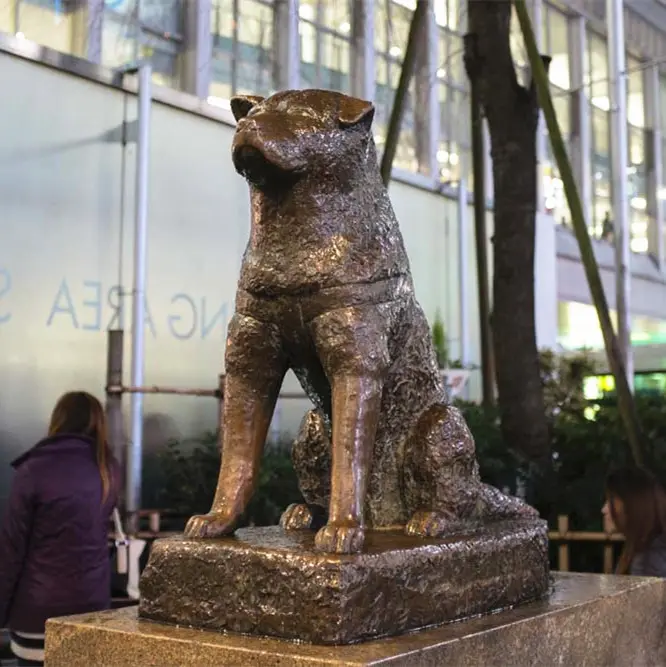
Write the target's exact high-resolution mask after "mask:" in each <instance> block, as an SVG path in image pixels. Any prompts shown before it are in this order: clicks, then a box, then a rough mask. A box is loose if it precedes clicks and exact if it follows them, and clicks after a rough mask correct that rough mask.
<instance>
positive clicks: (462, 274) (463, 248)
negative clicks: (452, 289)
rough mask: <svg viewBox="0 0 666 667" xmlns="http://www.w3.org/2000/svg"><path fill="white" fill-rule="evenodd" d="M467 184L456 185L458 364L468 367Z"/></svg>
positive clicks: (461, 182) (463, 182)
mask: <svg viewBox="0 0 666 667" xmlns="http://www.w3.org/2000/svg"><path fill="white" fill-rule="evenodd" d="M467 256H468V248H467V184H466V183H465V178H464V177H463V176H462V165H461V176H460V183H459V184H458V298H459V303H460V362H461V363H462V365H463V367H464V368H466V367H467V366H468V365H469V308H468V303H469V284H468V282H469V281H468V279H467V269H468V266H467Z"/></svg>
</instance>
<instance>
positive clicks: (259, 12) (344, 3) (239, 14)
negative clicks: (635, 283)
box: [0, 0, 666, 256]
mask: <svg viewBox="0 0 666 667" xmlns="http://www.w3.org/2000/svg"><path fill="white" fill-rule="evenodd" d="M415 4H416V0H336V1H335V2H331V1H330V0H81V1H77V2H73V1H72V0H6V1H5V2H2V3H0V31H2V32H6V33H9V34H14V35H16V37H17V38H19V39H27V40H31V41H34V42H36V43H38V44H41V45H43V46H46V47H49V48H52V49H55V50H57V51H61V52H64V53H69V54H73V55H76V56H79V57H83V58H87V59H89V60H92V61H95V62H98V63H99V64H101V65H104V66H108V67H116V66H119V65H121V64H125V63H127V62H128V61H133V60H136V59H140V58H148V59H150V60H151V62H152V64H153V67H154V79H155V82H156V83H157V84H159V85H161V86H166V87H170V88H174V89H177V90H182V91H185V92H188V93H191V94H196V95H198V96H199V97H202V98H204V99H208V101H209V102H210V103H212V104H216V105H221V106H228V100H229V98H230V97H231V95H233V94H235V93H254V94H263V95H267V94H270V93H271V92H273V91H275V90H278V89H281V88H285V87H317V88H327V89H334V90H340V91H343V92H345V93H350V94H353V95H357V96H359V97H366V98H371V99H373V100H374V102H375V104H376V108H377V111H376V122H375V138H376V141H377V144H378V147H379V150H380V152H381V149H382V146H383V144H384V141H385V135H386V128H387V125H388V119H389V115H390V111H391V106H392V103H393V98H394V95H395V90H396V87H397V83H398V79H399V76H400V68H401V64H402V59H403V57H404V49H405V47H406V44H407V35H408V32H409V25H410V20H411V17H412V13H413V11H414V8H415ZM531 5H532V10H533V16H534V18H535V20H536V21H537V23H536V29H537V33H538V35H537V36H538V38H539V41H540V45H541V47H540V48H541V51H542V52H543V53H546V54H549V55H550V56H551V58H552V61H551V65H550V71H549V76H550V83H551V88H552V93H553V99H554V103H555V107H556V111H557V115H558V119H559V122H560V125H561V128H562V132H563V135H564V137H565V140H566V141H567V144H568V148H569V151H570V154H571V157H572V162H573V163H574V166H575V170H576V176H577V179H578V181H579V186H580V188H581V193H582V195H583V204H584V207H585V210H586V212H587V215H588V224H589V229H590V232H591V233H592V235H593V236H594V237H596V238H598V239H600V240H602V241H609V240H611V238H612V234H611V233H610V231H609V230H611V229H612V223H613V217H614V212H613V205H612V182H613V178H612V176H613V175H612V171H611V170H612V161H611V155H610V152H611V151H610V103H609V98H610V95H609V72H608V48H607V39H606V36H605V34H604V33H603V20H601V21H600V20H597V19H598V18H599V17H594V16H592V17H591V18H587V17H583V16H581V15H580V14H579V13H577V12H576V10H575V9H573V8H570V9H567V5H566V3H561V2H558V3H556V4H550V3H549V2H548V1H547V0H532V2H531ZM465 6H466V2H465V1H464V0H430V12H429V18H428V35H427V37H428V38H427V39H426V40H424V42H423V44H422V45H421V48H420V50H419V55H418V58H417V72H416V75H415V77H414V79H413V82H412V85H411V89H410V93H409V95H408V99H407V107H406V111H405V115H404V118H403V127H402V131H401V135H400V141H399V146H398V150H397V155H396V159H395V167H396V169H398V170H400V171H401V172H403V173H404V174H406V175H407V174H409V173H413V174H415V175H417V178H418V179H420V181H421V182H423V183H424V184H426V185H429V186H431V187H433V188H437V189H442V190H443V192H444V193H445V194H446V193H447V192H449V190H447V188H451V190H450V194H452V195H453V194H454V189H455V188H456V187H457V185H458V183H459V182H460V180H461V178H462V177H465V179H466V185H467V187H468V189H472V188H473V183H472V179H471V173H470V172H471V169H470V167H471V156H470V123H469V90H468V82H467V77H466V74H465V70H464V65H463V39H462V38H463V34H464V32H465V29H466V25H465V23H466V22H465V16H466V10H465ZM629 37H630V35H629V33H628V42H627V54H626V56H627V58H626V62H627V67H626V73H625V76H626V82H627V123H628V133H627V134H628V143H629V146H628V155H629V164H628V165H627V174H626V178H627V182H628V190H629V197H630V202H629V203H630V207H629V210H630V221H629V222H630V227H631V247H632V250H633V251H634V252H637V253H652V254H659V253H658V252H657V250H659V249H658V247H655V243H661V244H663V243H664V237H665V236H666V235H665V234H657V233H656V231H655V230H656V228H657V227H656V226H658V225H663V217H664V216H663V214H662V206H663V202H662V200H663V198H664V195H665V193H666V188H665V187H664V186H665V185H666V184H665V183H664V182H663V181H664V178H665V176H664V175H665V174H666V68H665V67H664V65H663V62H664V58H663V57H661V58H659V57H657V56H656V55H655V54H654V53H651V52H650V49H649V48H648V47H647V46H645V44H648V41H649V42H650V43H653V42H654V41H655V40H654V39H651V40H647V39H645V40H644V42H645V44H644V43H643V42H642V41H640V40H636V41H638V43H632V42H631V41H629ZM660 39H661V40H662V41H664V42H666V35H661V37H660ZM511 47H512V52H513V54H514V59H515V64H516V68H517V72H518V74H519V79H520V80H521V81H522V82H524V83H527V82H528V81H529V76H530V73H529V68H528V66H527V62H526V57H525V51H524V45H523V44H522V38H521V35H520V31H519V29H518V26H517V22H516V21H515V17H514V21H513V24H512V33H511ZM653 50H654V49H653ZM662 50H665V49H662ZM661 69H664V73H663V74H662V72H661ZM540 146H541V150H540V153H541V154H540V155H539V164H540V167H539V168H540V172H541V173H540V178H541V193H542V197H541V202H540V206H541V209H542V211H543V212H545V213H549V214H551V215H552V216H553V217H554V219H555V220H556V222H558V223H563V224H569V223H570V213H569V210H568V206H567V204H566V200H565V197H564V192H563V187H562V181H561V179H560V174H559V172H558V169H557V166H556V164H555V162H554V159H553V155H552V151H551V147H550V144H549V141H548V139H547V137H544V139H543V141H541V142H540ZM655 161H656V162H658V164H656V163H655ZM660 252H661V253H662V256H663V253H664V249H663V248H662V249H661V250H660Z"/></svg>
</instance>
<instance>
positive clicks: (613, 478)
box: [602, 467, 666, 577]
mask: <svg viewBox="0 0 666 667" xmlns="http://www.w3.org/2000/svg"><path fill="white" fill-rule="evenodd" d="M602 511H603V513H604V515H605V516H608V517H609V518H610V519H611V521H612V523H613V524H614V526H615V528H616V529H617V530H618V531H619V532H621V533H622V534H623V535H624V537H625V543H624V549H623V550H622V555H621V556H620V560H619V562H618V566H617V574H632V575H636V576H644V577H666V491H665V490H664V487H663V486H662V485H661V484H660V483H659V482H658V481H657V479H656V478H655V477H654V475H652V473H650V472H649V471H648V470H646V469H645V468H639V467H628V468H621V469H619V470H615V471H614V472H612V473H610V475H608V478H607V480H606V503H605V504H604V507H603V510H602Z"/></svg>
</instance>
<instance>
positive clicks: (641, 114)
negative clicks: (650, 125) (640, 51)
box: [627, 58, 645, 127]
mask: <svg viewBox="0 0 666 667" xmlns="http://www.w3.org/2000/svg"><path fill="white" fill-rule="evenodd" d="M627 72H628V76H627V120H628V121H629V123H630V124H631V125H634V126H635V127H645V100H644V93H643V67H642V66H641V63H640V62H639V61H638V60H635V59H634V58H627Z"/></svg>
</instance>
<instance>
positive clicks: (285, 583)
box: [139, 519, 549, 644]
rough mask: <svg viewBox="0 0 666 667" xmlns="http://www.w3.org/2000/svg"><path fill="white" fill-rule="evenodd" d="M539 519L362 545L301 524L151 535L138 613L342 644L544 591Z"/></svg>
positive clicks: (389, 536)
mask: <svg viewBox="0 0 666 667" xmlns="http://www.w3.org/2000/svg"><path fill="white" fill-rule="evenodd" d="M546 531H547V528H546V524H545V522H543V521H540V520H533V519H532V520H523V521H507V522H501V523H495V524H491V525H488V526H485V527H483V528H479V529H476V530H470V531H468V532H466V533H458V534H455V535H452V536H450V537H448V538H446V539H437V540H434V539H433V540H421V539H418V538H413V537H407V536H406V535H405V534H404V533H403V532H397V531H396V532H382V531H377V532H370V533H369V534H368V536H367V541H366V547H365V549H364V553H361V554H354V555H351V556H340V555H332V554H323V553H320V552H317V551H315V549H314V534H313V533H311V532H310V531H303V532H297V533H294V532H292V533H286V532H284V531H283V530H282V529H281V528H279V527H277V526H276V527H273V528H248V529H245V530H241V531H238V533H237V535H236V536H235V537H233V538H225V539H221V540H194V541H193V540H185V539H184V538H182V537H176V538H170V539H165V540H160V541H158V542H155V545H154V546H153V549H152V552H151V556H150V561H149V563H148V566H147V567H146V570H145V571H144V573H143V576H142V578H141V603H140V606H139V616H140V617H141V618H144V619H147V620H152V621H158V622H161V623H168V624H171V625H179V626H187V627H193V628H200V629H204V630H217V631H231V632H237V633H246V634H252V635H263V636H273V637H280V638H286V639H296V640H300V641H306V642H311V643H313V644H349V643H353V642H358V641H362V640H367V639H369V638H377V637H384V636H390V635H396V634H401V633H404V632H409V631H412V630H417V629H420V628H424V627H429V626H434V625H440V624H442V623H446V622H449V621H453V620H456V619H460V618H468V617H470V616H474V615H476V614H484V613H488V612H492V611H496V610H499V609H506V608H508V607H511V606H514V605H517V604H520V603H524V602H526V601H532V600H535V599H538V598H540V597H543V596H544V595H545V594H546V593H547V592H548V586H549V578H548V553H547V544H548V540H547V532H546Z"/></svg>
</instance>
